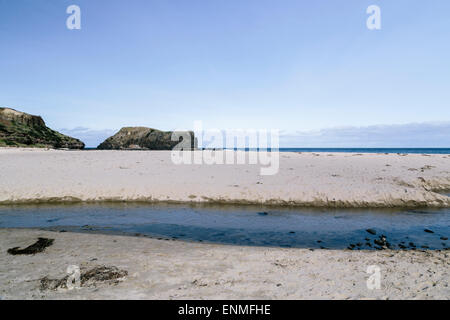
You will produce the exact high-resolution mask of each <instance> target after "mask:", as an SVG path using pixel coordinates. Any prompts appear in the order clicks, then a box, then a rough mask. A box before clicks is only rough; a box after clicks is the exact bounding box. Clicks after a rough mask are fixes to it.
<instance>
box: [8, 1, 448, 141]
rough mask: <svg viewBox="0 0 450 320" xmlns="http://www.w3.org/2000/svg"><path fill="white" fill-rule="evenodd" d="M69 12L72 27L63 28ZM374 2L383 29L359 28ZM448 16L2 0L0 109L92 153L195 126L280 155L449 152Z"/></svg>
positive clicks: (330, 7)
mask: <svg viewBox="0 0 450 320" xmlns="http://www.w3.org/2000/svg"><path fill="white" fill-rule="evenodd" d="M73 4H75V5H78V6H79V7H80V9H81V29H80V30H69V29H68V28H67V27H66V20H67V18H68V17H69V14H68V13H66V9H67V7H68V6H70V5H73ZM370 5H377V6H379V7H380V9H381V30H369V29H368V28H367V26H366V20H367V19H368V17H369V14H367V13H366V10H367V7H368V6H370ZM449 12H450V1H448V0H433V1H424V0H420V1H419V0H395V1H392V0H390V1H388V0H384V1H383V0H368V1H366V0H317V1H301V0H279V1H275V0H227V1H221V0H129V1H123V0H108V1H107V0H0V39H1V42H0V46H1V50H0V74H1V75H2V76H1V77H0V106H2V107H11V108H14V109H17V110H20V111H24V112H27V113H31V114H37V115H41V116H42V117H43V118H44V120H45V121H46V123H47V125H48V126H50V127H51V128H54V129H57V130H61V131H62V132H65V133H70V134H72V135H74V136H76V137H78V138H81V139H82V140H83V141H85V140H86V141H85V142H86V144H87V145H88V146H96V145H97V144H98V143H100V142H101V141H102V140H103V139H104V138H106V137H108V136H109V135H111V134H113V133H114V132H116V131H117V130H118V129H120V128H121V127H123V126H147V127H153V128H157V129H161V130H174V129H191V128H192V127H193V125H194V121H198V120H200V121H202V123H203V126H204V127H205V128H219V129H279V130H281V132H282V138H281V146H282V147H302V146H308V147H322V146H326V147H329V146H341V147H365V146H372V147H387V146H396V147H401V146H405V147H414V146H416V147H450V130H448V129H449V128H450V105H449V101H450V79H449V78H450V59H449V56H450V41H449V36H450V19H449ZM349 132H350V133H351V134H350V135H349ZM349 136H350V137H351V138H349Z"/></svg>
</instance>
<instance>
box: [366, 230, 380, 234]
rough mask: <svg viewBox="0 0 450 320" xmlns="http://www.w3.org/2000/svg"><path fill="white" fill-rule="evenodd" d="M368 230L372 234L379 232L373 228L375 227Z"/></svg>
mask: <svg viewBox="0 0 450 320" xmlns="http://www.w3.org/2000/svg"><path fill="white" fill-rule="evenodd" d="M366 231H367V232H368V233H370V234H371V235H376V234H377V232H376V231H375V230H373V229H367V230H366Z"/></svg>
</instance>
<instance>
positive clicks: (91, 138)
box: [58, 127, 117, 148]
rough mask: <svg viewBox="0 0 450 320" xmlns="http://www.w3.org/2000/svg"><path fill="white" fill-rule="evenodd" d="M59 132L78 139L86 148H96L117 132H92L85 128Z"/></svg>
mask: <svg viewBox="0 0 450 320" xmlns="http://www.w3.org/2000/svg"><path fill="white" fill-rule="evenodd" d="M58 131H59V132H61V133H63V134H65V135H68V136H71V137H74V138H77V139H80V140H81V141H83V142H84V143H85V144H86V148H96V147H97V146H98V145H99V144H100V143H102V142H103V141H105V139H106V138H109V137H110V136H112V135H113V134H115V133H116V132H117V130H112V129H104V130H92V129H89V128H85V127H76V128H73V129H60V130H58Z"/></svg>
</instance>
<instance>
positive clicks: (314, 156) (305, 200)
mask: <svg viewBox="0 0 450 320" xmlns="http://www.w3.org/2000/svg"><path fill="white" fill-rule="evenodd" d="M196 152H202V151H196ZM229 152H233V151H229ZM279 166H280V167H279V172H278V173H277V174H275V175H268V176H263V175H260V167H261V166H260V165H250V164H244V165H237V164H235V165H220V164H214V165H205V164H204V165H193V164H192V165H185V164H181V165H175V164H174V163H173V162H172V161H171V157H170V151H63V150H45V149H15V148H4V149H0V203H3V204H12V203H27V202H70V201H165V202H196V203H197V202H214V203H236V204H245V203H249V204H250V203H251V204H264V205H272V204H273V205H296V206H314V207H420V206H429V207H449V206H450V197H447V196H445V195H443V194H440V192H445V191H446V190H447V191H448V190H450V156H449V155H441V154H435V155H421V154H408V155H398V154H352V153H289V152H287V153H280V165H279Z"/></svg>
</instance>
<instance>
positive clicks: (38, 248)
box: [8, 238, 55, 255]
mask: <svg viewBox="0 0 450 320" xmlns="http://www.w3.org/2000/svg"><path fill="white" fill-rule="evenodd" d="M53 241H55V240H54V239H47V238H38V241H36V242H35V243H33V244H32V245H31V246H28V247H26V248H25V249H20V248H19V247H15V248H11V249H8V253H9V254H12V255H18V254H36V253H39V252H42V251H44V250H45V248H47V247H50V246H51V245H52V244H53Z"/></svg>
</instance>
